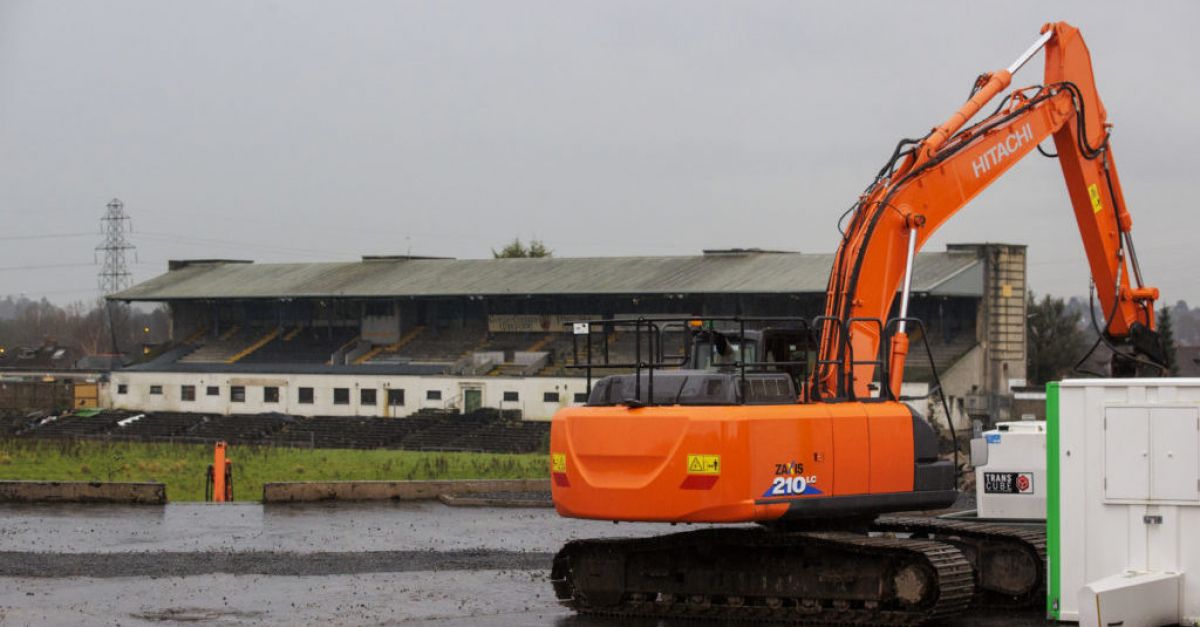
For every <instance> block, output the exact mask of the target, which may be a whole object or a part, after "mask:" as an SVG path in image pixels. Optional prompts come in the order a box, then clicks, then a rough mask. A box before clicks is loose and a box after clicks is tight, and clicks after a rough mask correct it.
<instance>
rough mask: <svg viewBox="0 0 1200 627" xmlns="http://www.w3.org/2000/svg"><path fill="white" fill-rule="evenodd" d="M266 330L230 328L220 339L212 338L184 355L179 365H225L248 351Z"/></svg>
mask: <svg viewBox="0 0 1200 627" xmlns="http://www.w3.org/2000/svg"><path fill="white" fill-rule="evenodd" d="M263 333H265V330H263V329H256V328H253V327H251V328H242V327H237V326H234V327H230V328H229V330H227V331H225V332H224V333H222V334H221V335H220V336H219V337H216V338H210V339H209V340H208V341H205V342H204V343H203V344H201V345H200V346H199V347H198V348H196V350H194V351H192V352H190V353H188V354H187V355H184V356H183V357H182V358H181V359H180V360H179V363H184V364H223V363H225V362H227V361H228V360H229V358H230V357H233V356H234V355H237V354H238V353H239V352H241V351H243V350H245V349H246V347H247V346H249V345H250V344H251V343H252V342H254V341H255V340H256V339H258V338H260V337H262V335H263Z"/></svg>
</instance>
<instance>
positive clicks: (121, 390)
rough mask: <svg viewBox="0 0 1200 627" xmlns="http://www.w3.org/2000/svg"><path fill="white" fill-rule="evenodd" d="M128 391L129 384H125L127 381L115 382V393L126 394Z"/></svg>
mask: <svg viewBox="0 0 1200 627" xmlns="http://www.w3.org/2000/svg"><path fill="white" fill-rule="evenodd" d="M128 393H129V384H127V383H118V384H117V394H128Z"/></svg>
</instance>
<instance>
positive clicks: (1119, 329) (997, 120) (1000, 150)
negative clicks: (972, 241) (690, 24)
mask: <svg viewBox="0 0 1200 627" xmlns="http://www.w3.org/2000/svg"><path fill="white" fill-rule="evenodd" d="M1043 46H1044V47H1045V52H1046V54H1045V58H1046V69H1045V79H1046V82H1045V83H1044V84H1043V85H1039V86H1034V87H1028V88H1023V89H1018V90H1014V91H1013V92H1011V93H1010V94H1008V95H1007V96H1005V97H1004V98H1003V99H1001V101H1000V103H999V105H998V106H997V107H996V109H995V110H994V112H993V113H992V114H991V115H988V116H986V117H984V118H983V119H982V120H980V121H979V122H976V123H974V124H972V125H970V126H966V127H965V128H964V126H965V125H966V123H967V122H968V121H969V120H971V119H972V118H973V117H975V115H976V114H977V113H978V112H979V111H980V110H981V109H982V108H983V107H984V106H985V105H987V104H988V103H989V102H990V101H991V100H993V99H994V98H996V96H997V95H999V94H1000V93H1001V92H1002V91H1004V90H1005V89H1007V88H1008V86H1009V85H1010V83H1011V81H1012V74H1013V73H1014V72H1016V71H1017V70H1018V69H1020V67H1021V66H1022V65H1024V63H1025V62H1027V61H1028V60H1029V58H1030V57H1031V56H1032V55H1033V54H1034V53H1036V52H1037V51H1038V50H1039V49H1040V48H1042V47H1043ZM1047 137H1053V138H1054V144H1055V146H1056V148H1057V151H1058V160H1059V163H1060V165H1061V166H1062V171H1063V178H1064V180H1065V181H1066V184H1067V191H1068V193H1069V196H1070V199H1071V204H1072V206H1073V208H1074V211H1075V217H1076V221H1077V222H1078V226H1079V232H1080V235H1081V237H1082V239H1083V246H1084V250H1085V252H1086V254H1087V257H1088V261H1089V265H1090V269H1091V274H1092V278H1093V281H1094V283H1095V285H1096V292H1097V296H1098V297H1099V300H1100V303H1101V306H1102V308H1103V311H1104V314H1105V322H1106V326H1105V328H1104V333H1105V335H1106V339H1108V340H1110V341H1111V342H1115V343H1118V344H1121V345H1122V350H1121V351H1120V353H1119V354H1120V359H1121V361H1120V363H1121V364H1129V363H1142V364H1160V363H1162V349H1161V344H1160V342H1159V340H1158V337H1157V334H1156V333H1155V331H1154V329H1155V321H1154V301H1155V300H1156V299H1157V298H1158V290H1157V289H1155V288H1152V287H1147V286H1145V285H1144V284H1143V282H1142V277H1141V270H1140V268H1139V267H1138V264H1137V256H1136V253H1135V252H1134V248H1133V240H1132V237H1131V228H1132V219H1131V218H1130V215H1129V213H1128V211H1127V210H1126V206H1125V200H1124V197H1123V196H1122V193H1121V184H1120V180H1119V178H1118V177H1117V170H1116V165H1115V163H1114V161H1113V153H1112V147H1111V145H1110V142H1109V125H1108V123H1107V122H1106V116H1105V110H1104V105H1103V104H1102V103H1101V101H1100V97H1099V95H1098V94H1097V92H1096V87H1095V82H1094V79H1093V76H1092V68H1091V58H1090V56H1089V54H1088V50H1087V47H1086V45H1085V44H1084V42H1083V38H1082V37H1081V36H1080V34H1079V31H1078V30H1076V29H1075V28H1073V27H1071V26H1069V25H1068V24H1066V23H1063V22H1058V23H1054V24H1047V25H1046V26H1044V27H1043V29H1042V36H1041V37H1040V38H1039V39H1038V41H1037V42H1036V43H1035V44H1034V45H1033V46H1032V47H1031V48H1030V49H1029V50H1027V51H1026V52H1025V53H1024V54H1023V55H1022V56H1021V57H1020V58H1019V59H1018V60H1017V61H1016V62H1015V63H1014V64H1013V65H1012V66H1010V67H1009V68H1008V69H1005V70H1000V71H997V72H994V73H992V74H989V75H984V76H981V77H980V78H979V79H978V80H977V81H976V83H975V88H974V89H973V91H972V95H971V97H970V99H969V100H968V101H967V102H966V103H965V104H964V105H963V106H962V107H961V108H959V110H958V111H956V112H955V113H954V114H953V115H952V116H951V117H950V118H949V119H948V120H947V121H946V122H945V123H943V124H942V125H940V126H938V127H936V128H934V129H933V130H932V131H930V133H929V134H928V135H926V136H925V137H923V138H920V139H915V140H904V141H902V142H901V143H900V145H899V146H898V147H897V149H896V152H895V153H894V154H893V157H892V159H891V160H890V161H889V162H888V164H886V165H885V166H884V168H883V169H882V170H881V171H880V172H879V174H878V176H877V177H876V179H875V181H873V182H872V184H871V185H870V186H868V188H867V189H866V191H865V192H864V193H863V195H862V197H861V198H860V200H859V201H858V203H856V205H855V206H854V207H853V208H852V210H851V212H850V213H849V214H848V216H847V217H848V218H849V221H848V224H847V225H846V228H845V229H844V231H843V238H842V242H841V245H840V246H839V249H838V252H837V255H836V256H835V259H834V265H833V268H832V270H831V272H830V278H829V285H828V289H827V295H826V310H825V317H824V318H823V320H824V321H825V322H824V323H823V324H824V328H823V329H822V343H821V349H820V356H819V361H818V363H819V364H821V367H820V368H818V369H817V371H816V373H814V377H815V379H816V380H815V381H814V387H813V389H814V390H817V393H818V396H821V395H823V396H825V397H844V396H847V395H853V396H856V397H859V398H865V397H867V396H869V395H870V393H871V391H870V384H871V382H872V381H873V379H874V377H875V375H876V369H877V365H878V364H881V363H883V362H875V361H874V360H875V359H876V356H877V355H879V354H880V350H879V349H880V345H881V342H882V341H883V340H884V337H885V336H887V337H890V342H889V349H890V350H889V351H888V353H887V354H888V355H889V357H888V358H887V359H888V362H887V369H886V372H887V379H888V381H887V382H886V387H887V388H889V389H890V391H891V393H892V394H893V395H895V396H898V395H899V391H900V381H901V379H902V377H903V370H904V362H905V357H906V355H907V353H908V338H907V334H906V327H907V321H906V320H905V318H906V317H907V310H908V296H909V291H910V289H909V288H910V283H911V277H912V263H913V258H914V256H915V255H916V252H917V251H919V250H920V249H921V247H922V246H923V245H924V244H925V242H926V241H928V239H929V238H930V237H931V236H932V235H933V233H934V232H935V231H936V230H937V229H938V227H940V226H941V225H942V224H944V223H945V222H946V221H947V220H949V219H950V218H951V217H952V216H953V215H954V214H955V213H957V212H958V210H959V209H961V208H962V207H963V206H965V205H966V204H967V203H968V202H970V201H971V199H972V198H974V197H975V196H976V195H978V194H979V193H980V192H982V191H983V190H984V189H985V188H987V187H988V186H989V185H991V184H992V183H993V182H995V181H996V180H997V179H999V178H1000V177H1001V176H1003V175H1004V174H1005V173H1006V172H1007V171H1008V170H1009V168H1011V167H1012V166H1013V165H1015V164H1016V163H1017V162H1018V161H1020V160H1021V159H1022V158H1024V157H1025V156H1026V155H1028V154H1030V153H1031V152H1033V151H1034V150H1035V149H1036V148H1037V146H1038V144H1039V143H1041V142H1042V141H1043V140H1045V139H1046V138H1047ZM898 290H899V293H900V298H901V301H900V308H899V312H900V314H899V319H896V320H894V321H893V322H892V323H891V324H888V323H883V324H881V323H880V322H878V321H886V320H888V318H889V314H890V312H891V311H892V306H893V302H894V300H895V298H896V296H897V291H898ZM1117 361H1118V360H1114V365H1115V366H1116V365H1117Z"/></svg>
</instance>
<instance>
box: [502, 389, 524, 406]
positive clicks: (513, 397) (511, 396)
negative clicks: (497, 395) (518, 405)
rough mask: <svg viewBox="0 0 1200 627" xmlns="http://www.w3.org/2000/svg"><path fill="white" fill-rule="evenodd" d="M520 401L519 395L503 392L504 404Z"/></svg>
mask: <svg viewBox="0 0 1200 627" xmlns="http://www.w3.org/2000/svg"><path fill="white" fill-rule="evenodd" d="M520 399H521V396H520V395H519V394H517V393H516V392H505V393H504V400H505V402H510V403H511V402H513V401H517V400H520Z"/></svg>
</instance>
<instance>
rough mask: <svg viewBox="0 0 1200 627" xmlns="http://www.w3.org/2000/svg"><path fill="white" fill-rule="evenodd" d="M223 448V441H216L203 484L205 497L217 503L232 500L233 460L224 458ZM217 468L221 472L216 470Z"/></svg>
mask: <svg viewBox="0 0 1200 627" xmlns="http://www.w3.org/2000/svg"><path fill="white" fill-rule="evenodd" d="M225 448H226V447H225V443H224V442H217V445H216V446H215V447H214V448H213V463H212V465H211V466H209V467H208V477H207V481H206V485H205V492H206V494H205V497H206V498H207V499H208V500H209V501H215V502H217V503H224V502H225V501H232V500H233V462H232V461H230V460H228V459H226V458H225ZM217 468H220V469H222V472H217V471H216V469H217Z"/></svg>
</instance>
